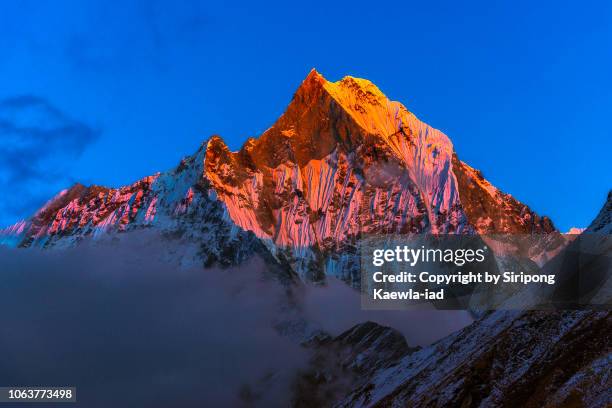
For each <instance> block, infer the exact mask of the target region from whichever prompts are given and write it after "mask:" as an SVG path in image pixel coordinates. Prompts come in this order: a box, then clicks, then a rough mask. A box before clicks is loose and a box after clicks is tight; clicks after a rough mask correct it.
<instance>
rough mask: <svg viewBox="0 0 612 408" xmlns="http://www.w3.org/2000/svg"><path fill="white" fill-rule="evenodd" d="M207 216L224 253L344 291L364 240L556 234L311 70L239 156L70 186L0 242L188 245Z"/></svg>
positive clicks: (217, 148)
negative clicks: (147, 230)
mask: <svg viewBox="0 0 612 408" xmlns="http://www.w3.org/2000/svg"><path fill="white" fill-rule="evenodd" d="M207 206H208V207H215V210H214V212H215V213H216V214H217V216H216V217H217V218H216V219H215V220H214V223H213V224H214V225H215V226H216V227H218V228H221V229H222V230H224V231H225V230H227V231H230V232H228V233H227V236H226V238H225V241H228V242H233V241H234V240H236V239H238V238H237V237H239V236H242V235H241V234H242V233H245V232H250V233H252V234H254V235H255V237H257V238H258V239H260V240H261V241H262V242H263V243H264V245H265V246H266V247H267V248H268V249H269V251H270V252H271V254H272V255H273V256H274V257H275V258H277V259H278V260H279V261H280V262H283V263H286V264H288V265H290V266H291V268H292V269H293V270H294V271H295V272H296V273H298V274H299V275H300V276H302V278H303V279H306V280H315V281H317V280H321V279H323V278H324V277H325V276H327V275H333V276H337V277H339V278H341V279H343V280H345V281H348V282H350V283H352V284H355V283H356V280H357V279H358V259H357V256H356V255H355V246H356V243H357V241H358V240H359V237H360V236H361V235H362V234H364V233H365V234H367V233H400V234H406V233H423V232H427V233H460V234H464V233H504V232H512V233H552V232H556V229H555V228H554V225H553V224H552V222H551V221H550V220H549V219H548V218H547V217H540V216H539V215H537V214H536V213H535V212H533V211H532V210H531V209H529V207H527V206H526V205H524V204H522V203H520V202H519V201H517V200H516V199H514V198H513V197H512V196H510V195H508V194H504V193H502V192H501V191H500V190H498V189H497V188H495V187H494V186H492V185H491V184H490V183H489V182H488V181H486V180H485V179H484V177H482V175H481V173H480V172H478V171H477V170H475V169H473V168H471V167H470V166H468V165H467V164H465V163H463V162H462V161H460V160H459V158H458V156H457V154H456V153H455V151H454V148H453V144H452V142H451V141H450V139H449V138H448V137H447V136H446V135H444V133H442V132H440V131H439V130H437V129H434V128H432V127H431V126H429V125H427V124H425V123H424V122H421V121H420V120H419V119H418V118H417V117H416V116H415V115H414V114H412V113H411V112H409V111H408V109H406V108H405V107H404V106H403V105H402V104H401V103H399V102H395V101H391V100H389V99H388V98H387V97H386V96H385V95H384V94H383V93H382V92H381V91H380V90H379V89H378V88H377V87H376V86H375V85H374V84H373V83H371V82H370V81H368V80H365V79H360V78H354V77H350V76H347V77H344V78H343V79H342V80H340V81H337V82H330V81H327V80H326V79H325V78H324V77H323V76H322V75H321V74H319V73H318V72H317V71H316V70H312V71H311V72H310V73H309V74H308V76H307V77H306V78H305V80H304V81H303V82H302V84H301V85H300V86H299V87H298V89H297V91H296V92H295V94H294V96H293V98H292V100H291V102H290V103H289V105H288V106H287V109H286V110H285V112H284V113H283V114H282V115H281V116H280V117H279V119H278V120H277V121H276V122H275V123H274V124H273V125H272V126H271V127H270V128H269V129H268V130H266V131H265V132H264V133H263V134H262V135H261V136H259V137H258V138H249V139H247V140H246V141H245V143H244V144H243V146H242V147H241V148H240V149H239V150H238V151H235V152H232V151H231V150H230V149H229V148H228V147H227V145H226V144H225V142H224V141H223V139H222V138H221V137H220V136H212V137H210V138H209V139H208V140H207V141H205V142H204V143H202V145H201V146H200V148H199V149H198V151H197V152H196V153H195V154H193V155H192V156H187V157H186V158H184V159H183V160H181V162H180V163H179V165H178V166H177V167H176V168H175V169H173V170H170V171H167V172H163V173H156V174H154V175H152V176H147V177H144V178H142V179H140V180H138V181H136V182H135V183H132V184H130V185H128V186H124V187H119V188H108V187H100V186H90V187H85V186H82V185H79V184H77V185H75V186H73V187H72V188H70V189H68V190H66V192H64V193H62V194H60V195H58V196H56V198H55V199H54V200H51V202H50V203H48V205H46V206H45V207H43V208H42V209H41V210H39V211H38V212H37V213H36V214H34V216H33V217H31V218H30V219H28V220H25V221H24V222H21V223H18V224H15V225H14V226H12V227H9V228H7V229H5V230H3V233H2V235H1V237H0V242H4V243H5V244H8V245H12V246H21V247H27V246H42V247H52V246H56V245H71V244H73V243H75V242H78V241H79V240H80V239H83V238H85V237H87V236H90V235H91V236H97V235H98V234H100V233H108V232H113V231H114V232H122V231H126V230H130V229H134V228H144V227H155V228H160V229H162V230H164V231H165V230H169V231H175V232H176V230H180V231H182V232H181V233H184V232H185V231H187V235H190V234H191V235H193V234H192V232H193V231H189V230H190V229H191V230H193V229H196V230H202V229H207V230H208V229H209V227H210V226H205V225H199V224H202V223H201V222H200V223H198V217H199V216H201V215H202V214H203V213H209V210H208V209H206V208H204V207H207ZM204 224H205V223H204ZM221 224H222V225H223V227H220V225H221ZM210 228H212V227H210ZM209 232H210V231H209ZM196 235H197V234H196ZM221 235H223V234H221ZM204 237H205V235H202V236H201V235H197V236H193V239H198V240H201V239H204ZM232 245H234V244H232ZM203 246H204V247H206V249H210V248H208V247H209V245H208V244H203ZM217 249H219V248H217ZM219 250H220V249H219ZM221 252H223V251H221Z"/></svg>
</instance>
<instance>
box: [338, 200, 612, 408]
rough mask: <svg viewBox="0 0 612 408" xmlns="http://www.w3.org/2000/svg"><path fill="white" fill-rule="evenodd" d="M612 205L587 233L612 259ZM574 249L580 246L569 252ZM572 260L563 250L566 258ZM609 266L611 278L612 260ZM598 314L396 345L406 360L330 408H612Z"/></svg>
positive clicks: (516, 317) (371, 375)
mask: <svg viewBox="0 0 612 408" xmlns="http://www.w3.org/2000/svg"><path fill="white" fill-rule="evenodd" d="M611 205H612V194H609V195H608V200H607V202H606V204H605V205H604V207H603V208H602V210H601V212H600V214H599V215H598V216H597V218H596V219H595V221H594V222H593V223H592V224H591V226H590V227H589V228H587V230H586V231H585V232H584V234H595V235H594V238H595V240H596V241H597V242H600V241H602V240H603V243H600V244H598V245H597V246H594V247H592V250H597V251H600V253H601V254H608V255H609V254H610V250H611V248H610V245H609V242H610V240H609V239H608V237H607V236H604V235H600V234H601V231H606V230H609V228H610V224H611V222H610V217H609V216H607V215H609V212H610V211H609V210H610V208H611ZM574 250H575V248H573V247H572V245H570V246H569V247H568V248H567V249H566V251H568V252H571V251H574ZM564 256H565V255H564V254H563V253H561V254H559V255H558V258H563V257H564ZM551 262H554V260H553V261H551ZM601 268H602V266H601V265H600V263H598V262H593V261H592V260H591V261H588V263H587V264H585V265H581V266H580V269H581V273H584V274H586V275H593V274H597V273H598V271H599V270H600V269H601ZM605 268H607V274H608V275H607V276H608V278H609V273H610V269H609V268H610V265H609V263H608V264H607V265H606V266H605ZM611 293H612V292H610V291H609V290H608V291H606V292H605V294H602V292H600V293H599V294H600V295H601V296H605V299H600V302H595V304H596V305H603V304H608V305H609V304H610V294H611ZM595 309H599V310H586V311H570V310H566V311H527V312H521V311H503V310H500V311H495V312H489V313H487V314H485V315H484V316H482V317H481V318H480V319H478V320H477V321H475V322H474V323H473V324H471V325H470V326H468V327H466V328H464V329H463V330H461V331H459V332H457V333H455V334H452V335H450V336H448V337H446V338H444V339H442V340H440V341H439V342H437V343H435V344H433V345H431V346H428V347H425V348H423V349H420V350H407V349H406V348H404V347H396V348H397V349H398V350H403V352H402V353H403V355H401V356H398V355H393V356H390V357H388V358H384V359H383V358H381V359H380V361H381V365H378V366H377V365H376V364H372V365H371V366H370V367H369V368H370V370H368V368H363V367H361V368H360V369H361V370H362V372H364V373H365V374H364V375H361V376H358V377H356V379H355V380H353V383H352V384H353V386H352V387H345V389H346V388H349V389H350V391H349V392H348V393H346V394H345V395H344V396H342V397H338V399H337V400H336V401H335V402H333V403H331V404H330V405H331V406H337V407H366V406H367V407H406V406H409V407H515V406H521V407H608V406H609V404H610V401H611V400H612V392H611V391H610V390H612V376H611V375H610V364H612V348H611V346H610V345H611V344H612V331H611V330H610V328H611V327H612V314H611V313H610V312H609V311H607V308H606V307H603V308H597V307H596V308H595ZM358 327H359V326H358ZM358 327H357V328H358ZM357 328H355V329H354V330H357ZM378 330H381V331H382V328H379V329H378ZM371 331H373V329H372V328H370V332H371ZM344 336H345V335H344ZM341 337H343V336H341ZM384 337H386V336H385V335H381V339H382V338H384ZM336 341H339V339H338V340H336ZM356 344H359V343H358V342H356ZM372 344H376V341H373V342H372ZM346 347H349V348H350V350H355V351H357V350H359V353H364V355H367V353H368V352H369V353H373V352H374V350H376V347H375V346H372V347H371V348H370V349H369V350H366V351H364V350H362V349H360V348H359V346H358V345H351V344H349V345H346ZM345 353H347V352H346V351H345ZM337 355H338V354H337ZM337 359H338V360H339V361H342V359H341V357H337ZM329 378H332V377H329ZM338 400H339V401H338Z"/></svg>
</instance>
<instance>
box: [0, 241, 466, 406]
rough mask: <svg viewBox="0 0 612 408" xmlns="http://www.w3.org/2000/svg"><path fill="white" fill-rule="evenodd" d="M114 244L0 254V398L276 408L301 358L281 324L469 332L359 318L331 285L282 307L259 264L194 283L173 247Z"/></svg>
mask: <svg viewBox="0 0 612 408" xmlns="http://www.w3.org/2000/svg"><path fill="white" fill-rule="evenodd" d="M122 241H123V242H121V244H120V245H118V244H117V243H116V242H112V241H111V242H103V241H92V242H89V243H86V244H81V245H79V246H78V247H76V248H71V249H55V250H44V251H41V250H36V249H18V250H14V249H6V248H0V310H2V317H1V319H0V350H1V351H2V354H3V358H2V360H1V361H0V378H1V381H0V383H1V384H0V385H2V386H76V387H77V401H78V402H77V404H76V405H77V406H84V407H110V406H112V407H130V406H147V407H168V406H181V407H191V406H265V407H274V406H287V405H288V404H289V401H290V398H291V391H290V390H291V385H292V381H293V380H294V378H295V373H296V372H297V371H298V370H299V369H301V368H302V367H304V366H305V365H306V364H307V360H308V357H309V355H308V354H307V350H305V349H304V348H302V347H301V346H300V345H299V338H298V337H299V335H300V333H297V335H296V333H293V334H294V335H288V334H287V333H284V332H283V331H282V330H278V327H279V324H278V323H279V322H283V321H287V319H293V320H295V321H301V322H302V327H306V328H307V329H304V331H305V332H306V331H308V330H310V329H317V328H320V329H323V330H326V331H328V332H330V333H331V334H334V335H337V334H340V333H341V332H342V331H344V330H347V329H349V328H351V327H352V326H353V325H355V324H358V323H362V322H364V321H366V320H372V321H376V322H378V323H380V324H384V325H388V326H392V327H395V328H397V329H398V330H400V331H401V332H402V333H403V334H404V335H405V336H406V339H407V341H408V343H409V344H410V345H425V344H428V343H430V342H432V341H434V340H437V339H439V338H441V337H443V336H445V335H447V334H448V333H450V332H452V331H454V330H457V329H460V328H461V327H463V326H465V325H467V324H469V323H470V321H471V319H470V318H469V315H468V314H467V313H464V312H436V311H432V312H374V311H362V310H361V309H360V303H359V294H358V293H357V292H356V291H355V290H353V289H351V288H349V287H348V286H346V285H345V284H344V283H342V282H339V281H335V280H330V281H329V283H328V285H326V286H324V287H312V286H308V285H301V286H300V287H298V288H293V290H292V291H291V293H292V295H291V296H290V295H289V293H290V291H289V290H288V288H287V287H286V286H284V285H283V284H281V283H279V281H277V280H276V279H274V278H273V277H271V276H270V273H267V272H266V267H265V265H264V264H263V262H261V261H258V260H257V259H254V260H253V261H252V262H249V263H247V264H244V265H242V266H241V267H237V268H230V269H223V270H220V269H206V270H203V269H201V268H200V267H197V266H193V267H185V266H184V259H185V256H183V255H184V254H185V253H188V252H189V248H185V247H184V246H182V245H177V246H176V247H174V248H172V247H171V246H169V244H168V242H166V241H162V240H159V239H129V240H128V239H126V240H122ZM162 242H163V244H162ZM173 259H175V260H177V261H173ZM179 260H180V261H179ZM179 264H182V265H181V266H179ZM289 298H291V302H289V301H288V299H289ZM290 304H292V305H294V307H289V305H290ZM289 309H291V310H290V311H288V310H289ZM296 327H300V325H299V324H297V325H296ZM298 332H299V330H298ZM302 334H303V333H302ZM24 406H25V405H24ZM35 406H40V405H35Z"/></svg>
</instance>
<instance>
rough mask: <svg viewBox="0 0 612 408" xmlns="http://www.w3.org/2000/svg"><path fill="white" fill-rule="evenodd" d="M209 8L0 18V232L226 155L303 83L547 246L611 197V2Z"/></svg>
mask: <svg viewBox="0 0 612 408" xmlns="http://www.w3.org/2000/svg"><path fill="white" fill-rule="evenodd" d="M13 3H18V4H13ZM222 3H223V2H210V3H209V2H194V3H189V2H187V1H169V2H160V1H150V0H144V1H140V2H127V1H121V2H119V1H100V2H84V1H74V2H61V1H56V2H47V4H43V2H39V1H32V2H28V1H21V2H3V5H2V11H1V12H0V27H1V28H0V30H1V35H0V51H1V52H0V224H8V223H10V222H13V221H15V220H16V219H18V218H21V217H25V216H28V215H29V214H30V213H31V211H32V210H33V209H34V208H36V207H38V206H39V205H40V204H41V203H42V202H44V201H45V199H46V198H48V197H49V195H50V194H52V193H53V192H55V191H57V190H58V189H60V188H62V187H65V186H67V185H69V184H70V183H72V182H74V181H77V180H78V181H81V182H83V183H96V184H104V185H111V186H118V185H121V184H125V183H129V182H132V181H134V180H136V179H138V178H140V177H142V176H145V175H148V174H151V173H154V172H156V171H159V170H165V169H168V168H171V167H173V166H174V165H176V163H177V162H178V161H179V160H180V158H181V157H183V156H185V155H188V154H191V153H193V152H194V151H195V150H196V149H197V147H198V146H199V144H200V143H201V142H202V141H203V140H204V139H206V138H207V137H208V136H209V135H211V134H213V133H218V134H220V135H221V136H223V137H224V139H225V140H226V141H227V142H228V144H229V145H230V147H232V148H238V147H239V146H240V145H241V144H242V142H243V141H244V140H245V139H246V138H247V137H248V136H253V135H258V134H260V133H261V132H262V131H264V130H265V129H266V128H268V127H269V126H270V125H271V124H272V123H273V122H274V121H275V119H276V118H277V117H278V116H279V115H280V114H281V113H282V112H283V110H284V108H285V106H286V105H287V103H288V102H289V100H290V99H291V96H292V95H293V92H294V91H295V89H296V87H297V86H298V85H299V83H300V82H301V81H302V79H303V78H304V77H305V76H306V74H307V73H308V71H309V70H310V69H311V68H312V67H316V68H317V69H318V70H319V71H320V72H321V73H322V74H323V75H325V76H326V77H327V78H328V79H330V80H337V79H339V78H341V77H342V76H344V75H353V76H359V77H364V78H368V79H370V80H372V81H373V82H374V83H376V84H377V85H378V86H379V87H380V88H381V90H382V91H383V92H385V93H386V94H387V96H389V97H390V98H391V99H394V100H399V101H401V102H403V103H404V105H406V107H407V108H408V109H409V110H411V111H412V112H414V113H415V114H416V115H417V116H418V117H420V118H421V119H422V120H424V121H426V122H428V123H429V124H431V125H432V126H434V127H436V128H439V129H441V130H442V131H444V132H445V133H446V134H447V135H448V136H449V137H450V138H451V139H452V140H453V142H454V144H455V147H456V150H457V151H458V153H459V156H460V158H461V159H463V160H464V161H466V162H468V163H469V164H471V165H472V166H474V167H477V168H479V169H481V170H482V171H483V173H484V175H485V177H487V178H488V179H489V180H490V181H491V182H492V183H493V184H495V185H496V186H497V187H499V188H501V189H502V190H504V191H506V192H509V193H511V194H512V195H514V196H515V197H517V198H518V199H519V200H521V201H523V202H525V203H527V204H528V205H530V206H532V208H533V209H535V210H536V211H537V212H539V213H541V214H547V215H549V216H551V217H552V219H553V221H554V222H555V223H556V225H557V226H558V227H559V228H560V229H561V230H566V229H568V228H569V227H570V226H586V225H588V223H589V222H590V221H591V220H592V219H593V218H594V216H595V215H596V213H597V212H598V210H599V208H600V207H601V205H602V204H603V201H604V199H605V196H606V193H607V191H608V189H610V188H611V187H612V183H611V182H612V177H611V174H612V164H611V163H612V160H611V154H610V153H611V151H612V141H611V136H612V124H611V114H612V74H611V73H612V23H611V21H612V6H611V3H610V2H606V1H600V2H591V1H581V2H574V4H570V3H569V2H563V1H539V2H532V1H525V2H522V1H512V2H510V1H508V2H505V4H501V3H502V2H491V1H477V2H472V3H470V4H464V2H456V1H452V2H425V1H418V2H410V3H409V2H401V1H399V2H371V1H369V2H366V3H358V2H355V1H350V2H346V3H344V4H342V3H340V2H330V1H325V2H320V3H319V2H313V1H304V2H287V1H285V2H279V3H278V4H272V3H264V2H260V1H258V2H252V3H251V4H240V3H239V2H231V3H230V4H229V5H223V4H222ZM493 3H498V4H493ZM532 3H533V4H532ZM535 3H537V4H535ZM66 134H68V135H69V137H66V136H65V135H66Z"/></svg>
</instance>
